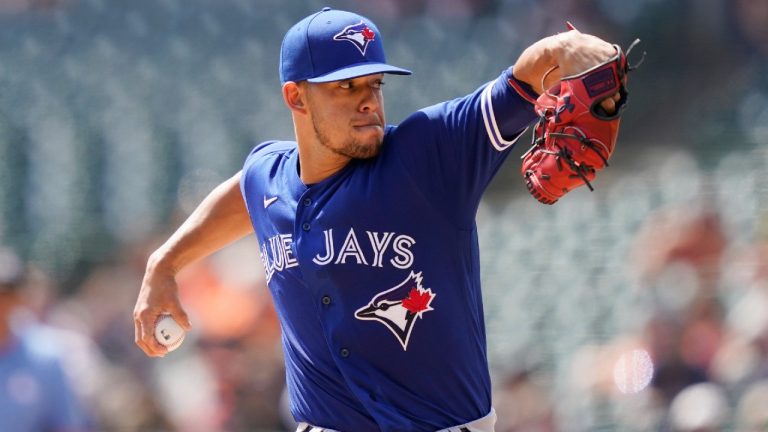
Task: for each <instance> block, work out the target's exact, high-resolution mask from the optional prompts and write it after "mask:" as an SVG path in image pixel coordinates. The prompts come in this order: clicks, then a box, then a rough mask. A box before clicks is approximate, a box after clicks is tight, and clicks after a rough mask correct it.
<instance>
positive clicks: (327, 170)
mask: <svg viewBox="0 0 768 432" xmlns="http://www.w3.org/2000/svg"><path fill="white" fill-rule="evenodd" d="M351 160H352V159H351V158H349V157H346V156H342V155H339V154H336V153H333V152H331V151H330V150H328V149H326V148H324V147H321V146H317V145H316V146H302V144H301V143H299V178H300V179H301V182H302V183H304V184H305V185H313V184H316V183H320V182H321V181H323V180H325V179H327V178H328V177H330V176H332V175H334V174H336V173H337V172H339V171H341V170H342V169H343V168H344V167H345V166H347V164H348V163H349V162H350V161H351Z"/></svg>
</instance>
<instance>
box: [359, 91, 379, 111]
mask: <svg viewBox="0 0 768 432" xmlns="http://www.w3.org/2000/svg"><path fill="white" fill-rule="evenodd" d="M380 108H381V92H379V90H377V89H375V88H368V89H366V90H365V91H364V92H363V98H362V100H361V101H360V111H361V112H376V111H378V110H379V109H380Z"/></svg>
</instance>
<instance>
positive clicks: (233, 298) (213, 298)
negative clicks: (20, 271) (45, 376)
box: [0, 0, 768, 432]
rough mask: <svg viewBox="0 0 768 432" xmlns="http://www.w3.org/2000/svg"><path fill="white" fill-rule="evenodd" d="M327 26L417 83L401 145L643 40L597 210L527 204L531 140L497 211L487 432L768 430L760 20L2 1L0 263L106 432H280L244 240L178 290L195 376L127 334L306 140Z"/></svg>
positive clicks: (475, 3)
mask: <svg viewBox="0 0 768 432" xmlns="http://www.w3.org/2000/svg"><path fill="white" fill-rule="evenodd" d="M325 5H330V6H334V7H339V8H347V9H352V10H357V11H360V12H361V13H364V14H366V15H368V16H369V17H371V18H372V19H374V20H375V21H376V22H377V24H378V25H379V27H380V30H381V31H382V34H383V36H384V40H385V46H386V48H387V53H388V58H389V60H390V61H392V62H394V63H395V64H399V65H402V66H404V67H407V68H410V69H412V70H413V71H414V76H413V77H410V78H402V77H391V78H389V79H388V80H387V84H386V89H385V98H386V107H387V112H388V120H389V122H391V123H398V122H399V121H401V120H402V119H403V118H405V117H406V116H407V115H408V114H409V113H410V112H412V111H413V110H415V109H418V108H420V107H423V106H426V105H430V104H432V103H435V102H438V101H442V100H445V99H449V98H453V97H456V96H460V95H463V94H465V93H467V92H469V91H472V90H473V89H475V88H476V87H478V86H479V85H481V84H482V83H483V82H485V81H487V80H489V79H492V78H494V77H496V76H497V75H498V73H499V72H500V71H501V70H502V69H503V68H504V67H506V66H508V65H509V64H511V63H512V62H513V61H514V59H515V58H516V56H517V55H518V54H519V53H520V51H521V50H522V49H523V48H524V47H526V46H527V45H528V44H530V43H532V42H534V41H535V40H537V39H538V38H540V37H543V36H545V35H549V34H552V33H554V32H558V31H562V30H563V29H564V25H563V22H564V21H565V20H566V19H568V20H570V21H572V22H573V23H574V24H575V25H576V26H577V27H579V28H580V29H581V30H582V31H585V32H588V33H593V34H596V35H598V36H601V37H603V38H604V39H606V40H610V41H614V42H616V43H619V44H621V45H622V46H625V47H626V46H628V44H629V43H630V42H631V41H632V40H633V39H634V38H635V37H639V38H641V39H642V41H643V43H642V45H641V46H640V47H639V49H640V50H646V51H647V52H648V57H647V59H646V61H645V63H644V64H643V66H642V67H641V68H640V70H639V71H638V72H637V73H635V74H633V75H632V76H631V83H630V94H631V96H630V103H629V109H628V110H627V112H626V114H625V117H624V122H623V125H622V132H621V139H620V143H619V146H618V149H617V153H616V155H615V157H614V159H613V161H612V163H611V167H609V168H608V169H607V170H606V171H604V172H603V174H602V175H601V177H600V179H599V180H598V181H597V182H596V187H597V190H596V191H595V192H594V193H589V192H588V191H587V190H578V191H576V192H574V193H572V194H570V195H569V196H568V197H567V198H566V199H564V200H563V201H562V202H560V203H558V204H557V205H555V206H554V207H547V206H542V205H539V204H537V203H536V202H535V201H534V200H533V199H531V198H530V197H529V196H527V195H526V193H525V191H524V188H523V186H522V182H521V180H520V177H519V174H518V173H517V170H518V167H519V165H518V162H517V159H518V156H519V155H521V154H522V153H523V152H524V150H525V147H527V146H526V141H527V137H524V138H522V140H521V142H520V144H519V145H518V147H517V148H516V149H515V150H514V154H513V155H512V156H511V157H510V161H508V163H507V164H506V165H505V168H504V169H503V171H502V172H501V173H500V174H499V176H498V177H497V178H496V180H495V181H494V183H493V184H492V186H491V188H490V189H489V191H488V193H487V195H486V197H485V199H484V201H483V204H482V206H481V209H480V213H479V216H478V226H479V231H480V239H481V247H482V248H483V254H482V267H483V276H482V277H483V281H484V296H485V303H486V318H487V328H488V348H489V353H490V361H491V366H492V373H493V375H494V382H495V385H496V387H495V389H494V398H495V405H496V408H497V410H498V412H499V415H500V418H501V419H500V422H499V427H498V429H497V430H499V431H501V432H504V431H506V432H510V431H595V430H599V431H613V430H617V431H619V430H621V431H645V430H649V431H651V430H659V431H661V430H713V431H715V430H742V431H749V430H765V425H766V424H768V409H766V408H765V407H766V406H768V284H767V283H766V282H767V281H768V267H767V265H766V262H767V261H766V258H767V255H766V252H768V248H766V245H767V243H766V240H767V239H768V238H767V237H766V234H768V224H766V220H765V216H766V210H767V208H766V204H767V203H766V198H767V197H766V194H768V180H767V179H766V175H765V173H766V171H767V168H768V153H767V152H766V144H768V143H766V141H768V67H766V66H767V65H768V30H766V29H768V3H766V2H765V1H761V0H734V1H728V0H701V1H693V0H633V1H631V2H611V1H607V0H569V1H554V0H549V1H533V0H443V1H438V0H420V1H407V0H379V1H376V2H364V1H354V0H346V1H327V2H320V1H315V0H301V1H279V0H260V1H256V0H185V1H182V0H153V1H150V0H134V1H130V2H129V1H107V0H3V1H0V244H3V245H6V246H9V247H12V248H13V249H15V250H16V251H18V252H19V253H20V254H21V255H22V256H23V257H25V258H26V259H27V260H29V263H30V265H31V266H32V267H33V268H34V275H35V277H34V279H33V283H31V284H30V286H29V287H28V290H27V293H26V294H27V297H28V300H29V305H30V310H31V311H33V313H34V314H35V315H37V316H38V317H39V319H40V320H42V321H44V322H45V323H47V324H49V325H51V326H54V327H57V328H59V329H61V330H62V332H63V333H62V334H66V335H67V338H68V339H67V340H68V344H67V346H68V349H67V351H66V353H65V356H66V358H68V359H69V364H70V370H69V373H70V375H71V376H72V378H73V379H75V380H76V381H77V382H78V386H77V387H78V391H79V392H80V393H81V397H83V398H84V400H85V401H86V403H87V406H88V408H89V410H90V412H91V415H92V417H93V419H94V420H93V421H94V428H95V430H116V431H132V430H136V431H138V430H185V431H198V430H199V431H210V430H231V431H245V430H257V431H258V430H262V431H280V430H290V428H291V425H290V422H289V421H286V420H285V415H284V412H283V411H282V410H283V409H284V400H282V398H283V396H282V390H283V389H282V385H283V379H284V378H283V375H282V372H283V371H282V366H281V359H280V349H279V327H278V324H277V323H276V320H275V316H274V313H273V312H272V310H271V308H270V305H269V302H270V300H269V295H268V293H267V291H266V290H265V287H264V281H263V276H262V275H261V269H260V268H259V266H260V263H259V259H258V252H257V250H256V247H255V243H254V242H253V240H251V239H249V240H245V241H242V242H240V243H238V244H237V245H235V246H233V247H231V248H229V249H227V250H225V251H223V252H221V253H219V254H217V255H216V256H214V257H213V258H212V259H209V260H206V261H204V262H201V263H199V264H198V265H196V266H194V267H193V268H191V269H189V271H187V272H185V274H184V275H183V276H182V277H181V285H182V290H183V293H182V295H183V298H184V302H185V305H186V306H187V308H188V311H189V312H190V313H191V314H192V319H193V322H194V323H195V324H196V327H195V332H194V333H193V334H192V335H190V338H189V340H187V341H186V342H185V344H184V346H183V347H182V348H181V349H180V350H179V351H178V352H175V353H173V354H172V355H170V356H168V357H166V358H165V359H162V360H152V359H149V358H146V357H144V356H143V354H142V353H141V352H140V351H139V350H138V348H136V347H135V346H134V345H133V330H132V321H131V316H130V315H131V311H132V308H133V302H134V301H135V297H136V294H137V291H138V288H139V285H140V281H141V276H142V273H143V266H144V263H145V260H146V256H147V254H148V253H149V252H150V251H151V250H153V248H154V247H156V246H157V245H158V244H159V242H161V241H162V240H163V239H164V238H165V237H166V236H167V235H168V234H169V233H170V231H171V230H172V229H173V228H174V227H176V226H177V225H178V224H179V223H180V221H182V220H183V219H184V217H185V216H186V215H187V214H189V212H190V211H191V209H192V208H194V206H195V205H196V204H197V203H198V202H199V201H200V200H201V199H202V197H203V196H204V195H205V194H206V193H207V192H208V191H209V190H210V189H211V188H212V187H213V186H214V185H216V184H217V183H218V182H220V181H222V180H223V179H225V178H227V177H228V176H230V175H231V174H232V173H234V172H235V171H236V170H238V169H239V168H240V166H241V164H242V161H243V158H244V156H245V155H246V154H247V152H248V150H249V149H250V147H251V146H252V145H253V144H254V143H256V142H258V141H261V140H265V139H269V138H274V137H278V138H287V137H290V136H291V135H292V127H291V124H290V116H289V113H288V111H287V110H286V109H285V108H284V107H283V105H282V102H281V99H280V94H279V82H278V78H277V59H278V50H279V44H280V40H281V38H282V35H283V34H284V32H285V31H286V30H287V29H288V28H289V27H290V25H291V24H292V23H294V22H295V21H297V20H298V19H300V18H302V17H303V16H306V15H307V14H309V13H311V12H312V11H314V10H318V9H319V8H321V7H322V6H325ZM649 359H650V360H651V361H652V367H653V371H654V374H653V379H652V381H651V382H650V385H648V386H647V387H646V386H645V384H646V381H647V380H646V379H645V378H646V377H647V376H648V375H647V374H644V371H648V370H649V367H650V366H649V364H648V361H647V360H649ZM435 379H439V377H435ZM697 428H698V429H697ZM0 429H1V428H0Z"/></svg>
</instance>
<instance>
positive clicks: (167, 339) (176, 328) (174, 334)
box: [155, 315, 185, 352]
mask: <svg viewBox="0 0 768 432" xmlns="http://www.w3.org/2000/svg"><path fill="white" fill-rule="evenodd" d="M184 336H185V332H184V329H182V328H181V326H180V325H179V324H178V323H177V322H176V321H175V320H174V319H173V317H171V316H170V315H160V317H158V319H157V323H156V324H155V339H157V341H158V342H160V344H161V345H163V346H164V347H166V348H168V352H171V351H173V350H175V349H176V348H178V347H179V346H180V345H181V343H182V342H184Z"/></svg>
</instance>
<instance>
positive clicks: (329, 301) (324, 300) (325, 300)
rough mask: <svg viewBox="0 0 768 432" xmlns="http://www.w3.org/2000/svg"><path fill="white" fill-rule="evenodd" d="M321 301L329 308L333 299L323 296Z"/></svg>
mask: <svg viewBox="0 0 768 432" xmlns="http://www.w3.org/2000/svg"><path fill="white" fill-rule="evenodd" d="M321 301H322V302H323V304H324V305H326V306H327V305H329V304H331V298H330V297H328V296H323V299H322V300H321Z"/></svg>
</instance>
